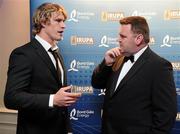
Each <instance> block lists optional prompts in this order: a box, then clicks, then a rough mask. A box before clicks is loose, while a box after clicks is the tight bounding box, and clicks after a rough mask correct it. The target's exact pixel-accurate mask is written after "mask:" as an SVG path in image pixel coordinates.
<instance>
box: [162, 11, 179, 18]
mask: <svg viewBox="0 0 180 134" xmlns="http://www.w3.org/2000/svg"><path fill="white" fill-rule="evenodd" d="M164 19H165V20H171V19H180V9H177V10H165V11H164Z"/></svg>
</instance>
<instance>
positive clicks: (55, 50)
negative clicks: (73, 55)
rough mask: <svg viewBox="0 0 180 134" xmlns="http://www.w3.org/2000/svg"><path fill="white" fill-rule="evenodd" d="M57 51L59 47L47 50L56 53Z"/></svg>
mask: <svg viewBox="0 0 180 134" xmlns="http://www.w3.org/2000/svg"><path fill="white" fill-rule="evenodd" d="M58 51H59V48H56V49H54V50H53V49H52V48H50V49H49V52H51V53H58Z"/></svg>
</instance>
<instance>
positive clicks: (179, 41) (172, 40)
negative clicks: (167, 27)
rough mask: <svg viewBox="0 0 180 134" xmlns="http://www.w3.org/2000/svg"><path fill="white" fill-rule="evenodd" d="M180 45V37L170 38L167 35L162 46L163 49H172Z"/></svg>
mask: <svg viewBox="0 0 180 134" xmlns="http://www.w3.org/2000/svg"><path fill="white" fill-rule="evenodd" d="M173 44H174V45H178V44H179V45H180V36H179V37H173V36H169V35H166V36H165V37H164V38H163V44H162V45H161V47H171V46H172V45H173Z"/></svg>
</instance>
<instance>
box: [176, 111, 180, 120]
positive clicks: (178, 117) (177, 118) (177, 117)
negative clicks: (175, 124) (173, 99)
mask: <svg viewBox="0 0 180 134" xmlns="http://www.w3.org/2000/svg"><path fill="white" fill-rule="evenodd" d="M176 121H180V113H177V116H176Z"/></svg>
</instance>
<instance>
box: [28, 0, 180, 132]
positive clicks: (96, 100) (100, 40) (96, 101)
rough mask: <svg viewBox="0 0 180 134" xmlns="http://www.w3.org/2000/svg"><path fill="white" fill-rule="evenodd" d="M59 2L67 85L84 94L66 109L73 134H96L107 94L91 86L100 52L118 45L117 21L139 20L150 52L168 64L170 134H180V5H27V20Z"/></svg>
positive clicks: (80, 1) (79, 1) (86, 0)
mask: <svg viewBox="0 0 180 134" xmlns="http://www.w3.org/2000/svg"><path fill="white" fill-rule="evenodd" d="M45 2H53V3H59V4H61V5H63V6H64V7H65V9H66V10H67V12H68V19H67V21H66V22H65V23H66V29H65V33H64V39H63V40H62V41H60V42H59V44H58V45H59V47H60V51H61V53H62V55H63V57H64V61H65V65H66V69H67V70H66V71H67V73H68V84H69V85H70V84H72V85H73V92H82V93H83V95H82V97H81V98H80V100H79V101H78V102H77V103H76V104H74V105H73V106H71V107H70V108H69V114H70V120H71V124H72V127H73V134H100V132H101V131H100V130H101V113H102V104H103V98H104V95H105V90H106V89H94V88H93V87H92V86H91V75H92V71H93V69H94V68H95V66H96V65H97V64H99V63H100V62H101V60H102V58H103V56H104V53H105V52H106V51H107V50H108V49H110V48H113V47H117V46H118V42H117V37H118V28H119V20H120V19H121V18H123V17H126V16H143V17H145V18H146V19H147V21H148V23H149V26H150V31H151V32H150V36H151V37H150V43H149V45H150V47H151V48H152V49H153V50H154V51H155V52H157V53H158V54H159V55H161V56H162V57H164V58H166V59H168V60H169V61H171V63H172V65H173V68H174V78H175V83H176V91H177V95H178V114H177V118H176V123H175V125H174V128H173V130H172V134H180V1H179V0H146V1H144V0H136V1H134V0H30V6H31V7H30V10H31V11H30V13H31V15H30V16H31V18H32V14H33V12H34V10H35V9H36V8H37V7H38V6H39V5H40V4H42V3H45Z"/></svg>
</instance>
